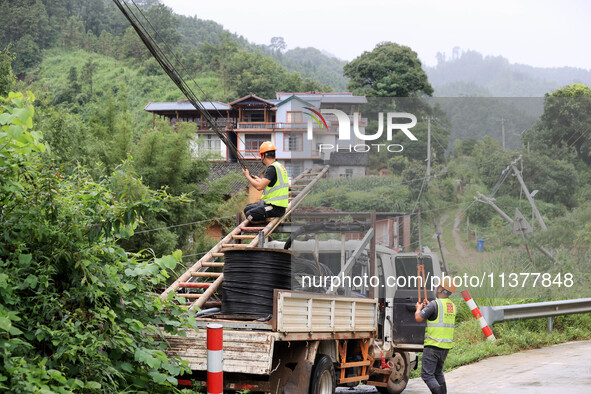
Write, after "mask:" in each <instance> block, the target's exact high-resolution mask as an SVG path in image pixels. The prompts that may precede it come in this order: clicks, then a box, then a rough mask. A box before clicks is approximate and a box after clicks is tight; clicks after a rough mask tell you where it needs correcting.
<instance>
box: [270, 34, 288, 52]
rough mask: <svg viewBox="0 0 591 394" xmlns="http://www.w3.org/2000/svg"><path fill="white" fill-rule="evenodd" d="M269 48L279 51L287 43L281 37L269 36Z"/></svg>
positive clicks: (283, 48) (285, 46)
mask: <svg viewBox="0 0 591 394" xmlns="http://www.w3.org/2000/svg"><path fill="white" fill-rule="evenodd" d="M269 48H270V49H271V50H272V51H275V52H281V51H284V50H285V48H287V44H286V43H285V40H284V39H283V37H273V38H271V45H269Z"/></svg>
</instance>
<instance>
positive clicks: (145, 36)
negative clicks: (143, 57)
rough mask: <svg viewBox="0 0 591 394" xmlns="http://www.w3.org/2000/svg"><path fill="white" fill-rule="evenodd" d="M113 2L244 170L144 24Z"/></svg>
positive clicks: (119, 2)
mask: <svg viewBox="0 0 591 394" xmlns="http://www.w3.org/2000/svg"><path fill="white" fill-rule="evenodd" d="M113 1H114V2H115V4H116V5H117V7H118V8H119V10H120V11H121V12H122V13H123V15H124V16H125V18H126V19H127V20H128V21H129V22H130V23H131V25H132V27H133V28H134V29H135V31H136V33H137V34H138V35H139V37H140V39H141V40H142V41H143V42H144V44H145V45H146V47H147V48H148V50H149V51H150V53H151V54H152V55H153V56H154V59H156V61H157V62H158V64H160V66H161V67H162V69H163V70H164V72H166V74H167V75H168V76H169V77H170V79H172V81H173V82H174V83H175V85H176V86H177V87H178V88H179V89H180V90H181V92H183V94H184V95H185V96H186V97H187V99H188V100H189V102H190V103H191V104H193V106H194V107H195V109H197V111H198V112H199V113H200V114H201V116H203V118H204V119H205V120H206V121H207V122H208V123H209V124H210V126H211V128H212V129H213V131H214V132H215V133H216V134H217V135H218V137H219V138H220V140H221V141H222V142H223V143H224V144H225V145H226V146H227V147H228V149H229V150H230V151H231V152H232V153H233V154H234V155H235V156H236V159H237V160H238V162H239V163H240V165H241V166H242V167H243V168H246V162H245V161H244V158H243V157H242V156H241V155H240V152H238V149H237V148H236V146H235V145H234V144H233V143H232V142H231V141H230V140H229V139H228V138H227V136H226V135H225V134H224V133H223V132H222V131H221V130H220V129H219V127H218V125H217V122H216V121H215V119H212V117H211V115H210V114H209V112H207V110H206V109H205V107H204V106H203V103H201V101H199V99H198V98H197V96H196V95H195V93H194V92H193V90H192V89H191V87H190V86H189V85H188V84H187V82H186V81H185V80H184V79H183V77H182V76H180V74H179V72H178V70H177V69H176V67H175V66H174V64H172V63H171V62H170V60H169V59H168V58H167V56H166V54H165V53H164V52H163V51H162V49H161V48H160V46H159V45H158V44H157V43H156V41H155V40H154V39H153V37H152V36H151V35H150V33H149V32H148V30H147V29H146V27H145V26H144V24H143V23H142V22H141V21H140V19H139V18H138V17H137V16H136V15H135V14H134V12H133V11H132V10H131V8H130V6H129V5H128V3H127V1H126V0H113ZM130 1H131V3H133V4H134V5H135V7H136V8H137V9H138V11H139V14H140V15H141V16H142V17H143V19H144V20H145V21H147V23H148V24H149V21H148V19H147V18H146V16H145V15H144V13H143V12H142V10H141V9H140V8H139V7H138V6H137V4H135V1H134V0H130ZM173 56H174V54H173ZM193 83H194V84H195V85H196V86H198V87H199V84H197V82H196V81H195V80H193ZM199 89H200V90H201V91H203V90H202V89H201V88H200V87H199ZM218 112H219V111H218Z"/></svg>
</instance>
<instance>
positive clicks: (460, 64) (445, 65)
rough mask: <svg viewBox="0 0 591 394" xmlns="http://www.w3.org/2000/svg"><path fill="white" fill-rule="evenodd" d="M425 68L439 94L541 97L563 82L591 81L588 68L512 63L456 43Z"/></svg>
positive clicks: (447, 95)
mask: <svg viewBox="0 0 591 394" xmlns="http://www.w3.org/2000/svg"><path fill="white" fill-rule="evenodd" d="M425 71H426V72H427V75H428V76H429V81H431V84H432V85H433V87H434V88H435V96H438V97H466V96H470V97H474V96H491V97H543V96H544V94H546V93H548V92H551V91H553V90H556V89H558V88H560V87H562V86H565V85H569V84H573V83H577V82H578V83H583V84H586V85H590V84H591V72H590V71H589V70H584V69H580V68H575V67H553V68H540V67H532V66H527V65H524V64H511V63H509V61H508V60H507V59H506V58H504V57H502V56H483V55H482V54H481V53H478V52H476V51H473V50H466V51H461V50H460V48H457V47H456V48H454V49H453V52H452V54H451V56H449V55H446V54H445V53H441V52H440V53H438V54H437V65H436V66H435V67H426V69H425Z"/></svg>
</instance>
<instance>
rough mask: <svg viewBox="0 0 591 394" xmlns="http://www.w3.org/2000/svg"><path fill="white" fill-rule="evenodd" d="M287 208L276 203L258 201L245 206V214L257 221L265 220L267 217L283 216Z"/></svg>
mask: <svg viewBox="0 0 591 394" xmlns="http://www.w3.org/2000/svg"><path fill="white" fill-rule="evenodd" d="M284 213H285V208H283V207H278V206H276V205H271V204H265V203H264V202H263V201H258V202H255V203H252V204H248V205H247V206H246V207H245V208H244V215H246V218H247V219H248V220H252V221H255V222H258V221H261V220H265V219H266V218H275V217H279V216H283V214H284Z"/></svg>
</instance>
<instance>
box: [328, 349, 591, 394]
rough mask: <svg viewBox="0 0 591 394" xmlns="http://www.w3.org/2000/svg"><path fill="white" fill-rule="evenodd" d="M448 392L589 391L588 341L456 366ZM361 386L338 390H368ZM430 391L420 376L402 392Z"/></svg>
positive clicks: (421, 393) (590, 355)
mask: <svg viewBox="0 0 591 394" xmlns="http://www.w3.org/2000/svg"><path fill="white" fill-rule="evenodd" d="M445 378H446V380H447V387H448V392H449V393H450V394H455V393H457V394H464V393H478V394H480V393H536V394H538V393H539V394H546V393H560V392H562V393H569V394H576V393H589V392H591V388H590V387H591V341H581V342H568V343H563V344H560V345H554V346H550V347H546V348H542V349H535V350H528V351H525V352H521V353H515V354H511V355H508V356H497V357H491V358H488V359H486V360H483V361H480V362H477V363H474V364H470V365H466V366H463V367H460V368H457V369H455V370H453V371H451V372H448V373H446V374H445ZM369 392H376V390H375V388H373V387H372V388H371V389H370V388H369V387H367V388H363V386H360V387H358V388H355V389H354V390H348V389H345V388H339V389H337V393H343V394H344V393H351V394H353V393H369ZM426 393H429V390H428V389H427V386H426V385H425V383H423V381H422V380H421V379H420V378H417V379H411V381H410V382H409V384H408V386H407V388H406V390H404V394H426Z"/></svg>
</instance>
